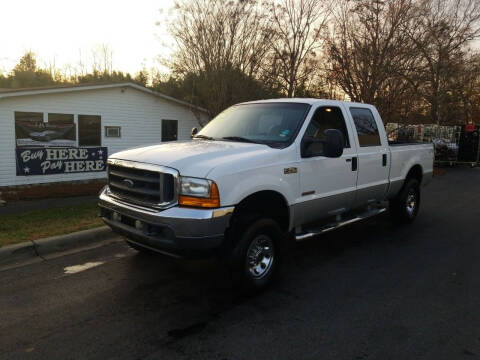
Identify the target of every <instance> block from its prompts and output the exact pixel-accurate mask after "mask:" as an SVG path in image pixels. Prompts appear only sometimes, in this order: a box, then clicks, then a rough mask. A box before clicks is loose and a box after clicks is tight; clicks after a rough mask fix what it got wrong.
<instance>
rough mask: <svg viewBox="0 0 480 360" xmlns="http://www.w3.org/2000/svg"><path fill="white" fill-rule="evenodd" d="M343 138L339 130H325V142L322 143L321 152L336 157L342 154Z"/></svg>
mask: <svg viewBox="0 0 480 360" xmlns="http://www.w3.org/2000/svg"><path fill="white" fill-rule="evenodd" d="M344 146H345V139H344V137H343V134H342V132H341V131H340V130H337V129H327V130H325V143H324V145H323V154H324V155H325V156H326V157H329V158H337V157H340V156H342V154H343V148H344Z"/></svg>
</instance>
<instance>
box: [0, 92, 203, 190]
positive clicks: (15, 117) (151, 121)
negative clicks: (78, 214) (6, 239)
mask: <svg viewBox="0 0 480 360" xmlns="http://www.w3.org/2000/svg"><path fill="white" fill-rule="evenodd" d="M208 120H209V117H208V113H207V111H206V110H205V109H202V108H199V107H195V106H192V105H190V104H188V103H186V102H183V101H180V100H177V99H174V98H171V97H169V96H166V95H163V94H160V93H157V92H154V91H151V90H149V89H147V88H145V87H143V86H140V85H137V84H134V83H119V84H108V85H80V86H69V87H55V88H39V89H28V90H25V89H23V90H1V91H0V191H2V188H3V189H5V188H4V187H11V186H20V185H28V184H44V183H57V182H65V181H67V182H71V181H76V180H90V179H100V178H105V176H106V175H105V171H100V170H103V169H104V161H105V160H106V154H105V152H107V153H108V154H112V153H114V152H117V151H120V150H124V149H127V148H131V147H136V146H141V145H146V144H155V143H160V142H162V141H172V140H177V139H178V140H186V139H189V138H190V131H191V129H192V128H193V127H200V126H201V124H205V123H206V122H208ZM52 149H53V150H52Z"/></svg>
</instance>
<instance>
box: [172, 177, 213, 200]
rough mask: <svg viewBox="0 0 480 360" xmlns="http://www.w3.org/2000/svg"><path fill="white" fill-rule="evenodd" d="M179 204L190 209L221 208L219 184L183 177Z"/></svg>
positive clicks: (181, 178)
mask: <svg viewBox="0 0 480 360" xmlns="http://www.w3.org/2000/svg"><path fill="white" fill-rule="evenodd" d="M178 203H179V205H181V206H189V207H206V208H216V207H219V206H220V196H219V193H218V187H217V184H215V182H213V181H212V180H207V179H198V178H192V177H184V176H181V177H180V194H179V197H178Z"/></svg>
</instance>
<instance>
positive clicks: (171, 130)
mask: <svg viewBox="0 0 480 360" xmlns="http://www.w3.org/2000/svg"><path fill="white" fill-rule="evenodd" d="M177 136H178V121H177V120H162V141H175V140H177Z"/></svg>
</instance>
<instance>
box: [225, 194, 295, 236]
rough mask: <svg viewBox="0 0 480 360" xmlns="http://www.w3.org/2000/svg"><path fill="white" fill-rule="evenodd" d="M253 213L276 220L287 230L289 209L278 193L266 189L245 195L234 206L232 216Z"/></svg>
mask: <svg viewBox="0 0 480 360" xmlns="http://www.w3.org/2000/svg"><path fill="white" fill-rule="evenodd" d="M254 213H255V214H261V215H265V216H266V217H269V218H272V219H274V220H276V221H277V222H278V225H279V226H280V227H281V229H282V230H284V231H288V228H289V223H290V211H289V208H288V205H287V201H286V200H285V198H284V197H283V196H282V195H281V194H280V193H278V192H276V191H271V190H266V191H259V192H256V193H254V194H251V195H249V196H247V197H246V198H245V199H243V200H242V201H241V202H240V203H239V204H238V205H237V206H235V211H234V213H233V218H236V217H238V216H241V215H245V214H247V215H248V214H254Z"/></svg>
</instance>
